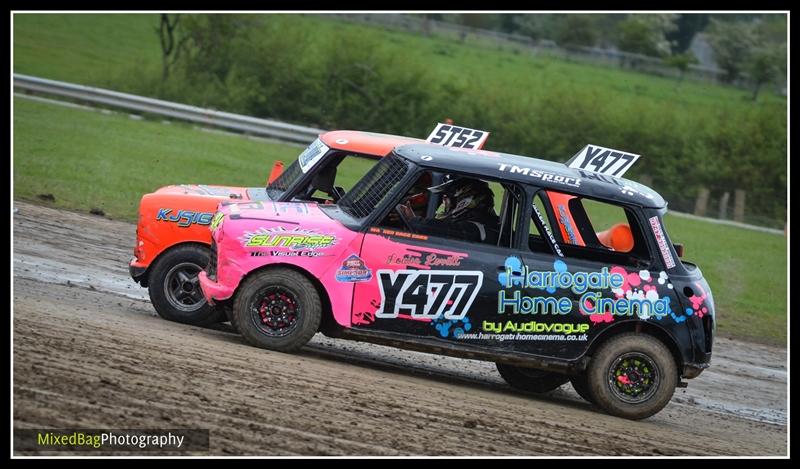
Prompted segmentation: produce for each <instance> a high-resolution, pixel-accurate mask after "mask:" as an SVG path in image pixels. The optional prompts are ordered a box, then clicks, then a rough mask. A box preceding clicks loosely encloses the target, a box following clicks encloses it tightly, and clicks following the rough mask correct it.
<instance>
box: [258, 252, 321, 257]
mask: <svg viewBox="0 0 800 469" xmlns="http://www.w3.org/2000/svg"><path fill="white" fill-rule="evenodd" d="M269 255H270V256H274V257H321V256H324V255H325V254H323V253H321V252H317V251H270V253H269Z"/></svg>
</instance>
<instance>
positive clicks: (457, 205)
mask: <svg viewBox="0 0 800 469" xmlns="http://www.w3.org/2000/svg"><path fill="white" fill-rule="evenodd" d="M430 190H431V192H433V193H441V194H442V196H443V200H444V212H443V213H442V215H441V219H444V220H452V221H459V220H465V219H470V218H480V216H481V215H484V214H488V213H489V212H491V211H492V210H493V209H494V193H493V192H492V190H491V189H490V188H489V184H488V183H486V182H485V181H481V180H480V179H472V178H466V177H458V176H456V177H453V176H449V177H445V182H443V183H442V184H439V185H438V186H434V187H431V188H430Z"/></svg>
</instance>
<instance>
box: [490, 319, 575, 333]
mask: <svg viewBox="0 0 800 469" xmlns="http://www.w3.org/2000/svg"><path fill="white" fill-rule="evenodd" d="M588 330H589V325H588V324H573V323H571V322H536V321H528V322H513V321H505V322H503V321H499V322H494V321H483V331H484V332H494V333H496V334H500V333H504V332H538V333H542V332H555V333H559V334H583V333H585V332H587V331H588Z"/></svg>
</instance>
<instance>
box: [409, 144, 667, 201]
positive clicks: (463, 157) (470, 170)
mask: <svg viewBox="0 0 800 469" xmlns="http://www.w3.org/2000/svg"><path fill="white" fill-rule="evenodd" d="M394 153H395V154H396V155H398V156H400V157H402V158H405V159H407V160H410V161H412V162H414V163H416V164H418V165H420V166H424V167H429V168H431V169H436V170H440V171H444V172H448V171H455V172H460V173H467V174H472V175H475V176H478V177H481V176H490V177H495V178H499V179H506V180H509V181H517V182H522V183H528V184H532V185H536V186H538V187H542V188H544V189H552V190H555V191H560V192H565V193H572V194H576V195H583V196H586V197H596V198H599V199H607V200H612V201H615V202H619V203H627V204H633V205H639V206H642V207H652V208H661V207H664V206H665V205H666V202H665V201H664V199H663V198H662V197H661V195H659V194H658V193H657V192H656V191H654V190H653V189H651V188H649V187H647V186H645V185H643V184H639V183H638V182H636V181H631V180H630V179H624V178H617V177H611V176H607V175H603V174H598V173H595V172H592V171H584V170H580V169H573V168H570V167H568V166H567V165H565V164H563V163H556V162H553V161H547V160H542V159H538V158H532V157H527V156H520V155H511V154H507V153H498V152H493V151H487V150H464V149H460V148H448V147H443V146H441V145H431V144H412V145H402V146H399V147H397V148H395V150H394Z"/></svg>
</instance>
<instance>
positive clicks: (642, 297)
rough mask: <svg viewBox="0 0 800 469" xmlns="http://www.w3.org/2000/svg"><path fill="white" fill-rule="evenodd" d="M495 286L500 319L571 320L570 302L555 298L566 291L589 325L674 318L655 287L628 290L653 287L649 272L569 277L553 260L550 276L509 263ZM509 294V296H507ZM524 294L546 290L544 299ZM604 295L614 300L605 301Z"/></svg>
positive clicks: (613, 271)
mask: <svg viewBox="0 0 800 469" xmlns="http://www.w3.org/2000/svg"><path fill="white" fill-rule="evenodd" d="M659 280H661V277H659ZM498 282H500V285H501V287H502V289H501V290H500V291H499V292H498V301H497V314H499V315H504V314H514V315H517V314H523V315H527V314H531V315H533V314H539V315H547V314H552V315H567V314H570V313H572V312H573V309H575V308H574V303H573V300H572V297H570V296H557V295H556V292H557V291H558V290H569V291H571V292H572V293H573V294H574V295H575V296H579V300H578V301H577V304H578V307H577V311H578V313H580V314H581V315H584V316H589V319H590V320H591V322H593V323H598V322H612V321H613V320H614V316H633V315H636V316H638V317H639V318H640V319H648V318H650V317H652V316H654V317H655V318H656V319H661V318H663V317H665V316H667V315H673V317H674V313H673V311H672V309H671V307H670V296H669V295H664V296H661V295H659V293H658V289H657V288H656V287H655V286H653V285H647V286H644V285H643V286H642V288H641V289H634V288H632V286H639V285H641V284H642V283H649V282H652V279H651V277H650V272H649V271H646V270H643V271H641V272H638V273H635V274H634V273H631V274H629V273H627V272H626V271H625V270H624V269H622V268H621V267H612V268H611V269H609V268H608V267H603V268H602V269H600V271H594V272H569V271H568V270H567V264H566V263H565V262H564V261H562V260H557V261H555V262H554V263H553V270H552V271H549V270H548V271H538V270H530V269H529V268H528V266H526V265H523V264H522V261H521V260H520V259H519V258H516V257H509V258H507V259H506V262H505V271H504V272H502V273H500V274H499V275H498ZM663 283H664V282H661V284H663ZM512 288H513V289H514V290H513V291H511V292H507V291H506V289H512ZM523 290H544V291H545V292H547V293H548V295H547V296H530V295H525V294H523ZM598 290H599V291H598ZM603 290H605V291H607V292H609V291H610V292H612V293H613V295H609V296H604V295H603V293H602V291H603Z"/></svg>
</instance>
